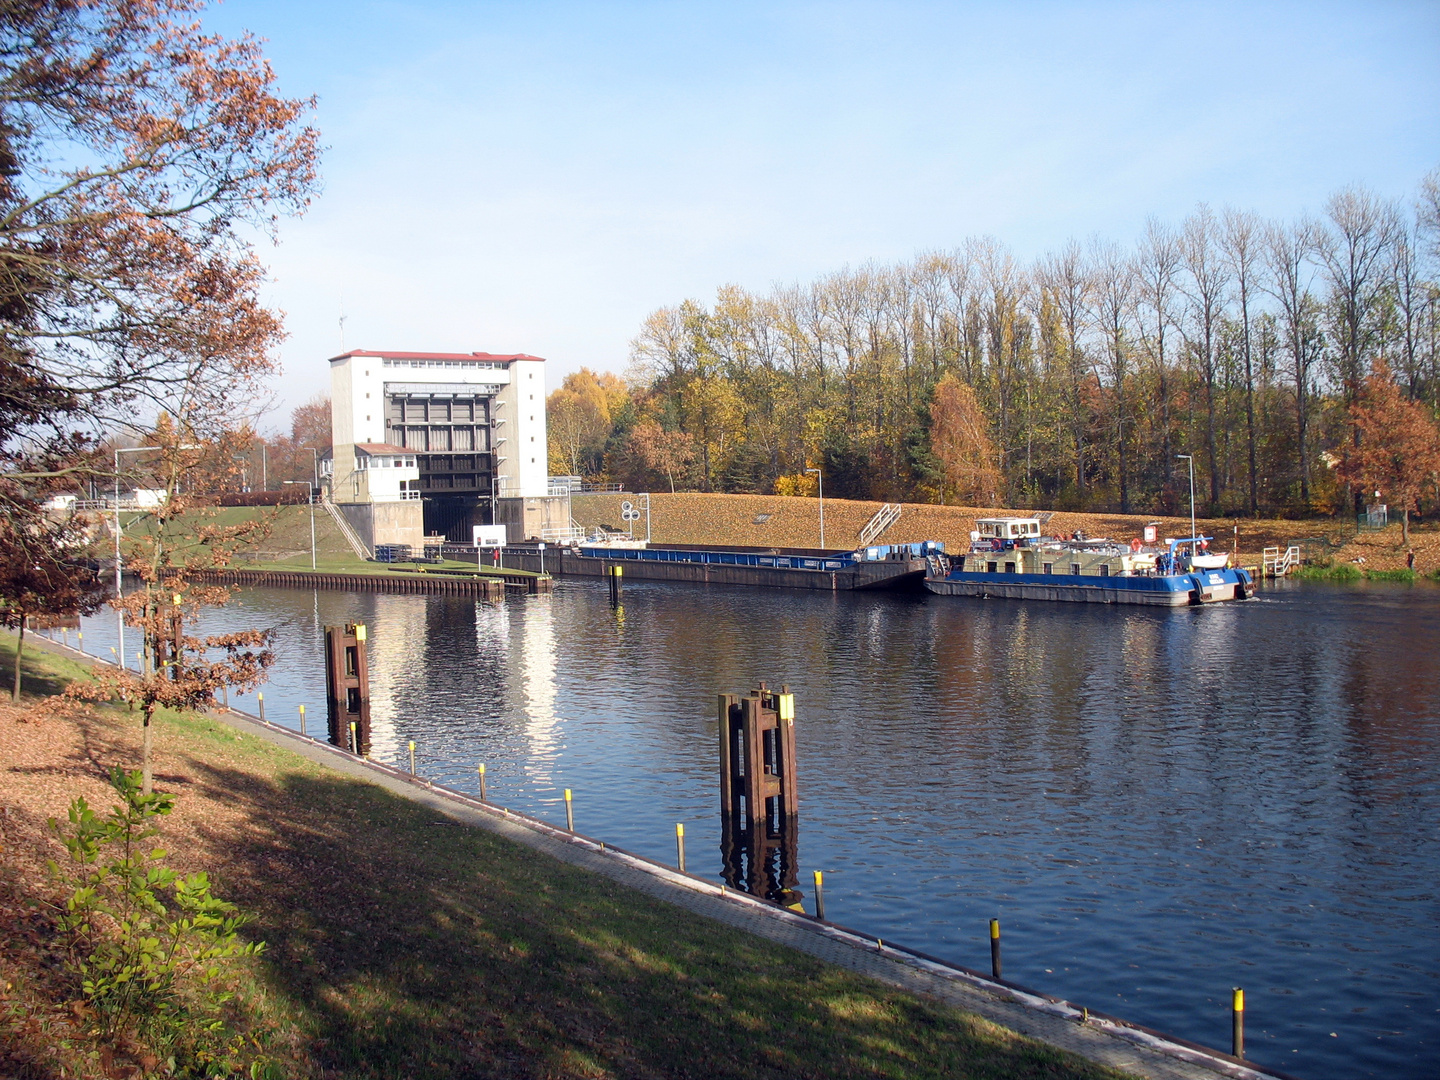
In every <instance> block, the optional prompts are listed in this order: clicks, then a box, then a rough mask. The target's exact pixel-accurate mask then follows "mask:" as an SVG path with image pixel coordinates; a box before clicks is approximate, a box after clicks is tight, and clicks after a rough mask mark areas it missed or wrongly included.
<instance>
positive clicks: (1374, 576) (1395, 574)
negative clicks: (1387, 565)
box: [1365, 566, 1419, 581]
mask: <svg viewBox="0 0 1440 1080" xmlns="http://www.w3.org/2000/svg"><path fill="white" fill-rule="evenodd" d="M1365 576H1366V577H1367V578H1368V579H1369V580H1371V581H1414V580H1415V579H1416V578H1417V577H1418V576H1419V575H1417V574H1416V573H1415V571H1414V570H1408V569H1406V568H1405V567H1403V566H1402V567H1401V568H1400V569H1399V570H1366V571H1365Z"/></svg>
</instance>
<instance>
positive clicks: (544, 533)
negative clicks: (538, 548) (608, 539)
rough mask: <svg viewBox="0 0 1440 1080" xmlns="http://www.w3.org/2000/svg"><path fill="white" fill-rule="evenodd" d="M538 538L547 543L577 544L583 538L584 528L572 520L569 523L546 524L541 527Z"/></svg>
mask: <svg viewBox="0 0 1440 1080" xmlns="http://www.w3.org/2000/svg"><path fill="white" fill-rule="evenodd" d="M540 539H541V540H544V541H545V542H546V543H547V544H578V543H580V542H581V541H583V540H584V539H585V530H584V529H582V528H580V526H578V525H576V524H575V523H574V522H573V521H572V522H571V523H570V524H569V525H547V526H545V527H543V528H541V530H540Z"/></svg>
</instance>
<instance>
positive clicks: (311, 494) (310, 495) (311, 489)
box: [281, 480, 315, 570]
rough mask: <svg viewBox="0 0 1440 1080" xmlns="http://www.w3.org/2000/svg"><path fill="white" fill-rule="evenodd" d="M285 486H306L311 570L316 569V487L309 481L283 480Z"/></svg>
mask: <svg viewBox="0 0 1440 1080" xmlns="http://www.w3.org/2000/svg"><path fill="white" fill-rule="evenodd" d="M281 482H282V483H285V484H295V485H297V486H298V485H300V484H304V485H305V501H306V502H308V503H309V504H310V569H311V570H314V569H315V485H314V484H312V483H310V481H309V480H283V481H281Z"/></svg>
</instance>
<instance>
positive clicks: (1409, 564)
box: [1405, 548, 1415, 570]
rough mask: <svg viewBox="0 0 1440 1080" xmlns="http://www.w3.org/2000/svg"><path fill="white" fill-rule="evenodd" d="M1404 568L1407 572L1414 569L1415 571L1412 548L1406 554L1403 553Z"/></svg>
mask: <svg viewBox="0 0 1440 1080" xmlns="http://www.w3.org/2000/svg"><path fill="white" fill-rule="evenodd" d="M1405 568H1406V569H1407V570H1414V569H1415V549H1414V548H1411V549H1410V550H1409V551H1407V552H1406V553H1405Z"/></svg>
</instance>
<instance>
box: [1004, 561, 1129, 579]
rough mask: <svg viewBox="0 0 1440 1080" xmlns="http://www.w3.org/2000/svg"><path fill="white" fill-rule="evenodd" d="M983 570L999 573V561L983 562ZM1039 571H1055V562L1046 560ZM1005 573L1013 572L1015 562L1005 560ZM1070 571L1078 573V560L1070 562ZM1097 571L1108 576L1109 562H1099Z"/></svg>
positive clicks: (1047, 572) (1043, 572)
mask: <svg viewBox="0 0 1440 1080" xmlns="http://www.w3.org/2000/svg"><path fill="white" fill-rule="evenodd" d="M985 572H986V573H987V574H997V573H999V572H1000V563H999V562H998V561H991V562H988V563H986V564H985ZM1040 572H1041V573H1042V574H1053V573H1054V572H1055V564H1054V563H1048V562H1047V563H1042V564H1041V566H1040ZM1005 573H1007V574H1013V573H1015V564H1014V563H1013V562H1007V563H1006V564H1005ZM1070 573H1071V574H1076V575H1078V574H1079V573H1080V564H1079V563H1078V562H1072V563H1071V564H1070ZM1099 573H1100V576H1101V577H1109V576H1110V564H1109V563H1101V564H1100V567H1099Z"/></svg>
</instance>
